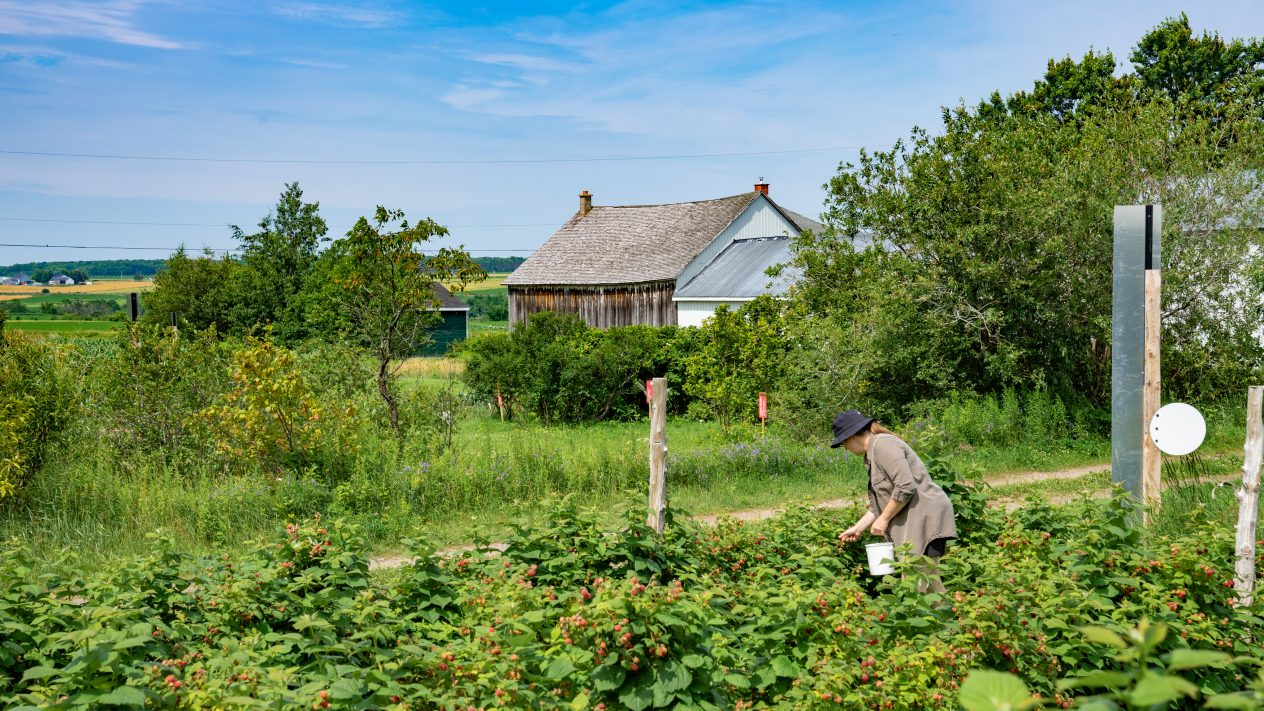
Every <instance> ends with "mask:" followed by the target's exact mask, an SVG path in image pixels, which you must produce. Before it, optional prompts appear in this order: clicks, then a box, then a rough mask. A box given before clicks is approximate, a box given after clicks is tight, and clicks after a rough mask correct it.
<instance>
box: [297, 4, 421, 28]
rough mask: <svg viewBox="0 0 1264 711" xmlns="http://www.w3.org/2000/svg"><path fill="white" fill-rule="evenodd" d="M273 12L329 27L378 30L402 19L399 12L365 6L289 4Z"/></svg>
mask: <svg viewBox="0 0 1264 711" xmlns="http://www.w3.org/2000/svg"><path fill="white" fill-rule="evenodd" d="M273 10H274V11H275V12H276V13H277V14H278V15H281V16H283V17H288V18H290V19H293V20H303V21H307V22H321V23H324V24H328V25H355V26H356V27H360V28H364V29H370V30H376V29H381V28H383V27H387V26H390V25H392V24H395V23H396V22H398V21H400V20H401V19H402V17H403V16H402V15H401V14H400V13H398V12H392V11H389V10H381V9H378V8H373V7H365V6H363V5H335V4H327V3H319V2H289V3H284V4H280V5H276V6H275V7H274V8H273Z"/></svg>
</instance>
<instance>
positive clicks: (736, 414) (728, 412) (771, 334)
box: [684, 296, 788, 430]
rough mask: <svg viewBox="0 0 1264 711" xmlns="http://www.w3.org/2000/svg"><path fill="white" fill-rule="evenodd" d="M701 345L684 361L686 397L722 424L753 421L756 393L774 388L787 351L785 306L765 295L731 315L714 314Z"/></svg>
mask: <svg viewBox="0 0 1264 711" xmlns="http://www.w3.org/2000/svg"><path fill="white" fill-rule="evenodd" d="M701 340H702V346H701V348H699V349H698V350H697V351H696V352H694V353H693V354H692V355H690V356H689V357H688V359H687V361H686V363H687V371H686V372H687V377H686V380H685V387H684V390H685V392H686V393H687V394H688V395H690V396H691V397H693V398H694V400H695V401H694V406H695V409H696V410H697V411H698V412H699V413H700V414H704V415H709V416H711V417H714V418H716V419H717V420H719V421H720V424H721V425H722V426H723V427H724V428H725V429H726V430H727V429H728V428H729V427H730V426H731V425H732V424H733V422H734V421H737V420H747V421H752V420H754V419H755V417H756V414H757V410H758V397H757V396H758V393H760V392H768V391H770V390H772V389H773V386H774V384H775V383H776V381H777V380H778V378H779V376H780V374H781V372H782V369H783V367H784V359H785V356H786V352H787V350H788V343H787V341H786V335H785V330H784V327H783V324H782V319H781V305H780V304H778V303H777V301H776V300H774V299H773V298H772V297H769V296H761V297H759V298H757V299H755V300H754V301H750V302H747V303H745V304H743V305H742V306H741V308H739V309H737V311H730V310H729V309H728V307H727V306H720V307H719V308H718V309H716V312H715V315H713V316H711V317H710V318H708V319H707V320H706V322H705V323H703V325H702V337H701Z"/></svg>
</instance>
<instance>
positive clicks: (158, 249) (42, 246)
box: [0, 243, 539, 254]
mask: <svg viewBox="0 0 1264 711" xmlns="http://www.w3.org/2000/svg"><path fill="white" fill-rule="evenodd" d="M0 247H27V248H32V249H109V250H148V251H152V252H175V251H177V250H180V249H183V250H185V251H186V252H204V251H211V252H224V253H225V254H227V253H229V252H240V251H241V247H228V248H225V247H189V246H187V245H182V246H180V247H133V246H119V245H104V244H13V243H0ZM537 249H539V248H538V247H520V248H517V249H467V250H465V251H467V252H480V253H481V252H534V251H536V250H537ZM422 251H423V252H424V251H425V250H422Z"/></svg>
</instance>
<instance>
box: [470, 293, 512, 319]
mask: <svg viewBox="0 0 1264 711" xmlns="http://www.w3.org/2000/svg"><path fill="white" fill-rule="evenodd" d="M460 298H461V301H464V302H465V303H466V304H467V305H468V306H469V307H470V318H471V319H478V320H482V321H508V320H509V292H508V290H505V291H500V290H496V291H475V292H470V293H466V294H462V295H461V297H460Z"/></svg>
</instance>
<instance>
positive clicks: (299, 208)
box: [232, 183, 328, 342]
mask: <svg viewBox="0 0 1264 711" xmlns="http://www.w3.org/2000/svg"><path fill="white" fill-rule="evenodd" d="M232 231H233V236H234V238H235V239H236V240H237V241H238V242H239V243H240V244H241V247H242V254H241V266H242V269H240V270H239V271H238V273H237V290H238V293H239V299H238V301H237V303H236V304H235V306H234V310H235V313H234V317H233V320H234V321H235V322H237V323H239V324H242V325H243V326H244V327H246V328H249V327H251V326H254V325H263V324H273V331H272V332H273V336H274V338H276V340H278V341H281V342H294V341H297V340H301V339H302V338H303V337H305V336H306V335H309V334H308V333H307V329H306V328H305V320H304V318H303V315H302V309H301V308H300V307H299V299H298V295H299V293H300V292H302V291H303V288H304V285H305V283H306V281H307V279H308V277H309V276H310V275H311V272H312V267H313V265H314V264H315V263H316V260H317V249H318V247H319V246H320V244H321V242H322V241H324V239H325V234H326V233H327V232H328V226H327V225H326V224H325V220H324V219H323V218H322V217H321V216H320V203H304V202H303V190H302V188H300V187H299V185H298V183H287V184H286V185H285V190H283V191H282V192H281V197H280V199H279V200H278V201H277V205H276V210H275V211H274V212H271V213H269V214H268V215H267V216H265V217H264V218H263V219H262V220H260V221H259V231H258V232H256V233H254V234H246V233H245V232H243V231H242V230H241V228H239V227H237V226H235V225H234V226H233V227H232Z"/></svg>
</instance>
